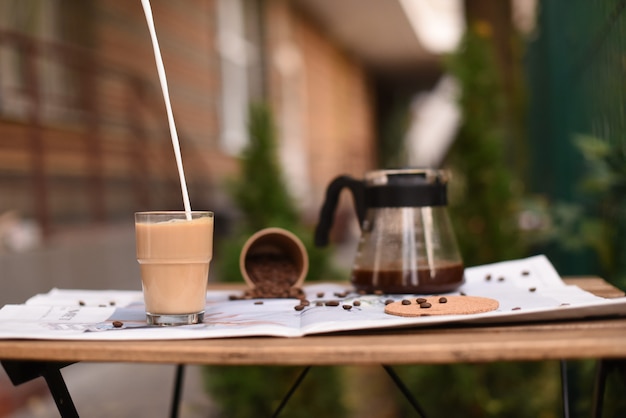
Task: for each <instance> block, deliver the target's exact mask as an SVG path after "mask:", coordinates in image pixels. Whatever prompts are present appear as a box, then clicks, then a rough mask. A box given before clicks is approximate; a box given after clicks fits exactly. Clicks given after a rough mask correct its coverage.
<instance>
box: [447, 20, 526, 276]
mask: <svg viewBox="0 0 626 418" xmlns="http://www.w3.org/2000/svg"><path fill="white" fill-rule="evenodd" d="M487 33H488V31H487ZM447 67H448V70H449V72H450V73H451V74H452V75H453V76H454V77H456V79H457V80H458V82H459V84H460V87H461V97H460V100H459V105H460V108H461V111H462V115H463V123H462V125H461V127H460V130H459V132H458V135H457V137H456V139H455V142H454V144H453V146H452V148H451V151H450V155H449V156H448V159H447V161H446V163H447V165H449V167H450V169H451V171H452V172H453V178H452V180H451V182H450V199H449V200H450V202H451V204H450V212H451V218H452V220H453V223H454V228H455V232H456V235H457V238H458V240H459V246H460V248H461V253H462V255H463V259H464V261H465V263H466V265H479V264H485V263H491V262H496V261H502V260H506V259H512V258H518V257H520V256H523V255H524V252H525V248H524V245H523V240H522V237H521V233H520V231H519V228H518V226H517V214H518V212H519V208H520V202H521V192H522V190H521V187H520V184H521V182H520V181H519V180H518V177H519V176H518V174H517V173H515V172H514V171H513V170H512V168H511V167H513V166H515V165H514V164H512V163H511V161H508V160H507V155H509V150H508V148H507V147H510V146H511V144H510V142H511V141H509V140H508V139H510V138H512V137H514V136H515V135H514V134H513V133H511V132H510V131H508V130H507V129H511V128H510V126H511V125H509V124H507V120H509V119H510V118H509V117H508V116H507V114H506V107H505V105H504V103H505V96H504V93H503V89H502V85H501V82H500V80H501V77H500V74H499V72H498V67H497V65H496V61H495V58H494V54H493V50H492V44H491V42H490V39H489V38H488V37H487V36H485V35H482V34H481V32H479V31H478V30H475V29H474V28H470V29H469V30H468V31H467V33H466V35H465V38H464V39H463V42H462V45H461V47H460V48H459V51H458V52H457V53H455V54H454V55H452V56H450V57H449V59H448V60H447ZM513 154H516V153H513Z"/></svg>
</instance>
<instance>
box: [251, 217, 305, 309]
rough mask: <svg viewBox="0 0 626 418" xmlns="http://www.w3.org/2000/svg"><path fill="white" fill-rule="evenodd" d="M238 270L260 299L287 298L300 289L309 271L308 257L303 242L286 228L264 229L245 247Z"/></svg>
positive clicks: (252, 237)
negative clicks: (294, 290)
mask: <svg viewBox="0 0 626 418" xmlns="http://www.w3.org/2000/svg"><path fill="white" fill-rule="evenodd" d="M239 268H240V271H241V275H242V276H243V278H244V280H245V281H246V283H247V284H248V285H249V286H250V287H251V288H254V289H256V290H257V292H256V296H257V297H281V296H283V293H284V296H285V297H288V296H289V294H290V291H291V292H292V291H293V289H298V288H300V286H301V285H302V283H303V282H304V279H305V278H306V275H307V273H308V270H309V257H308V254H307V250H306V247H305V246H304V244H303V243H302V241H301V240H300V239H299V238H298V237H297V236H296V235H295V234H293V233H292V232H290V231H288V230H286V229H283V228H265V229H262V230H260V231H257V232H256V233H255V234H253V235H252V236H251V237H250V238H248V240H247V241H246V243H245V244H244V246H243V248H242V250H241V254H240V257H239Z"/></svg>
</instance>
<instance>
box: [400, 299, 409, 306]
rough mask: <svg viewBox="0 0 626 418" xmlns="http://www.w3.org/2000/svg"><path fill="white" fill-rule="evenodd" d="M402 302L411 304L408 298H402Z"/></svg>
mask: <svg viewBox="0 0 626 418" xmlns="http://www.w3.org/2000/svg"><path fill="white" fill-rule="evenodd" d="M402 304H403V305H410V304H411V301H410V300H408V299H403V300H402Z"/></svg>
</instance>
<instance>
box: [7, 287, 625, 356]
mask: <svg viewBox="0 0 626 418" xmlns="http://www.w3.org/2000/svg"><path fill="white" fill-rule="evenodd" d="M565 282H566V283H568V284H576V285H578V286H580V287H581V288H583V289H585V290H588V291H590V292H592V293H594V294H596V295H598V296H602V297H608V298H613V297H623V296H624V292H622V291H620V290H619V289H617V288H615V287H613V286H611V285H610V284H608V283H606V282H605V281H604V280H602V279H599V278H583V277H581V278H567V279H565ZM624 357H626V318H596V319H588V320H568V321H554V322H541V323H524V324H512V325H490V326H486V325H445V326H441V325H439V326H436V327H429V328H413V329H387V330H372V331H360V332H350V333H334V334H328V335H313V336H306V337H301V338H276V337H245V338H222V339H202V340H167V341H47V340H46V341H33V340H0V359H5V360H9V359H10V360H42V361H43V360H45V361H89V362H138V363H173V364H176V363H185V364H220V365H279V364H280V365H368V364H390V365H391V364H428V363H431V364H435V363H466V362H494V361H531V360H552V359H583V358H624Z"/></svg>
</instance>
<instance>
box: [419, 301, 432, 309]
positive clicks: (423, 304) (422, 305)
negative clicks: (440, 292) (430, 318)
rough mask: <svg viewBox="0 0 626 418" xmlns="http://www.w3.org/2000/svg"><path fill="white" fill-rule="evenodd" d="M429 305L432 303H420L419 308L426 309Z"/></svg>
mask: <svg viewBox="0 0 626 418" xmlns="http://www.w3.org/2000/svg"><path fill="white" fill-rule="evenodd" d="M431 306H433V305H431V304H430V303H428V302H423V303H420V308H422V309H427V308H430V307H431Z"/></svg>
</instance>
